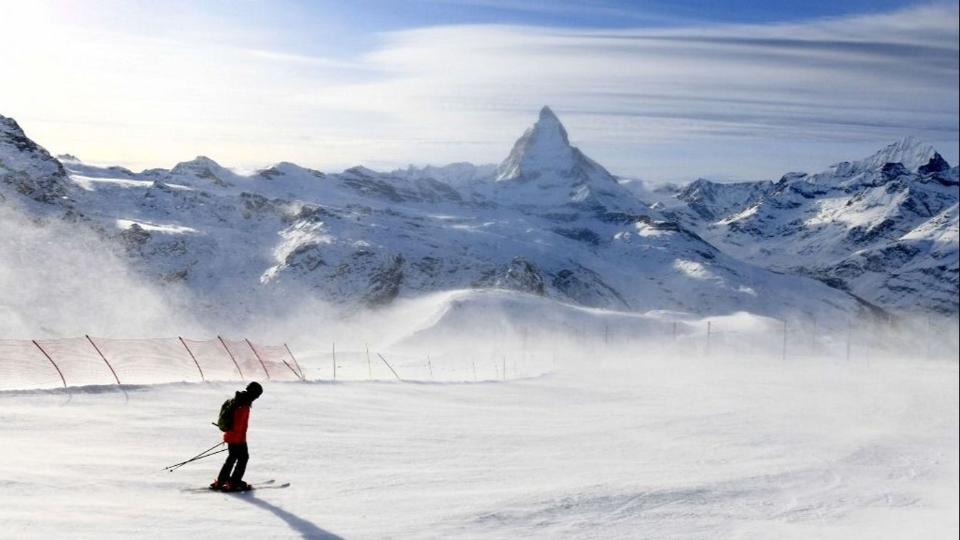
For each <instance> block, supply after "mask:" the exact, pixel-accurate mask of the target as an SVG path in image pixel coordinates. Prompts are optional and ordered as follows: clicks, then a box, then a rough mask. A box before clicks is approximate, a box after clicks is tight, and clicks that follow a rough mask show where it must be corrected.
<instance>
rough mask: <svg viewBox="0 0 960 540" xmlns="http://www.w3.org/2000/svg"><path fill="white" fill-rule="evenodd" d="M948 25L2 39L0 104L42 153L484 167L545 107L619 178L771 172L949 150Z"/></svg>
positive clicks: (900, 16)
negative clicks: (305, 39)
mask: <svg viewBox="0 0 960 540" xmlns="http://www.w3.org/2000/svg"><path fill="white" fill-rule="evenodd" d="M958 21H960V15H958V9H957V7H956V6H955V5H935V6H926V7H919V8H913V9H907V10H902V11H898V12H893V13H888V14H883V15H870V16H856V17H844V18H833V19H820V20H813V21H809V22H804V23H790V24H749V25H747V24H739V25H685V26H682V27H671V28H658V29H635V30H597V29H574V28H566V29H563V28H548V27H538V26H502V25H501V26H497V25H460V26H437V27H427V28H419V29H413V30H406V31H399V32H392V33H387V34H383V35H382V36H381V39H380V40H379V45H378V46H376V47H375V48H374V49H373V50H371V51H368V52H367V53H365V54H363V55H361V56H358V57H352V58H341V57H336V58H334V57H327V56H318V55H311V54H309V53H306V52H303V51H299V52H289V51H285V50H279V49H278V50H272V49H270V48H269V47H262V46H257V47H251V46H246V45H245V44H243V43H242V41H240V42H229V43H225V42H222V41H219V42H205V41H202V40H200V41H197V40H195V39H190V40H178V39H174V38H165V39H153V38H147V37H143V36H140V35H120V36H117V35H114V36H110V37H109V38H103V37H102V36H101V37H99V38H97V39H94V38H91V37H90V35H89V34H78V33H66V34H63V35H61V36H59V37H58V38H53V39H47V40H44V41H41V42H36V43H35V44H34V45H33V46H32V47H28V48H23V47H20V45H19V44H18V43H21V41H20V39H23V38H24V36H20V38H19V39H15V38H16V36H17V34H16V33H13V34H12V35H13V36H14V38H11V37H10V36H11V34H9V33H7V34H5V35H6V37H4V34H0V50H3V51H7V52H6V53H0V59H2V63H3V65H4V66H5V67H4V69H3V70H2V71H0V104H2V105H0V106H3V107H11V109H7V110H4V111H0V112H3V114H8V115H17V114H20V112H21V111H22V112H23V116H25V117H24V118H21V120H22V121H23V123H24V124H25V126H26V127H27V128H28V130H29V129H31V128H33V134H34V135H35V136H38V138H40V140H41V142H44V143H46V144H49V145H53V146H54V149H55V150H71V151H74V152H76V153H78V154H80V155H81V157H90V156H93V157H94V158H95V159H103V160H111V161H127V162H133V163H134V164H137V165H150V166H156V165H169V164H171V163H173V162H174V161H176V160H180V159H184V158H188V157H191V155H192V154H195V153H208V154H211V155H213V157H215V158H217V159H220V160H221V161H223V162H225V163H226V164H234V165H240V166H252V165H262V164H266V163H268V162H270V161H279V160H291V161H297V162H300V163H304V164H306V165H311V166H316V167H322V168H338V167H341V166H346V165H350V164H355V163H360V162H362V163H366V164H368V165H371V166H379V167H389V166H394V165H402V164H405V163H408V162H417V163H423V162H432V163H443V162H449V161H456V160H470V161H477V162H490V161H497V160H499V159H501V158H502V157H503V156H504V155H505V154H506V152H507V151H508V150H509V147H510V145H511V143H512V140H513V138H514V137H516V136H517V135H518V134H519V133H520V132H522V130H523V129H524V128H525V127H526V125H527V124H528V123H529V122H530V121H531V120H532V118H533V117H534V115H535V113H536V111H537V110H538V109H539V107H540V106H542V105H544V104H550V105H551V106H553V107H554V108H555V109H556V110H557V111H558V112H559V113H560V115H561V118H562V119H563V120H564V121H565V122H566V123H567V124H568V128H569V130H570V132H571V135H572V138H573V139H574V142H575V143H577V144H579V145H580V146H582V147H583V148H584V150H586V151H587V152H588V153H590V154H591V155H593V156H594V157H596V158H597V159H598V160H599V161H601V162H602V163H604V164H605V165H609V166H610V168H612V169H613V170H614V171H616V172H620V173H625V174H630V175H640V176H645V177H660V178H663V177H669V178H683V177H690V176H695V175H698V174H721V175H725V176H749V177H756V176H771V175H775V174H778V173H781V172H784V170H786V169H793V168H798V167H799V168H807V169H809V168H811V167H817V166H823V165H826V164H828V163H829V162H831V161H833V160H837V159H849V158H856V157H859V154H860V153H862V152H868V151H870V150H871V149H872V148H874V147H877V146H879V145H881V144H883V143H885V142H887V141H889V140H892V139H895V138H899V137H901V136H903V135H906V134H913V135H917V136H919V137H922V138H924V139H927V140H930V141H931V142H934V143H936V144H939V145H941V147H942V149H943V151H944V153H945V155H946V156H947V157H948V159H954V160H955V159H956V157H957V153H958V152H957V139H958V131H960V126H958V105H957V101H958V84H957V78H958V72H960V68H958V51H960V45H958V38H957V29H958V26H960V22H958ZM234 33H238V32H234ZM5 39H6V41H5ZM11 40H12V41H11ZM15 47H19V49H16V50H17V54H16V55H12V56H11V54H10V52H9V51H12V50H15ZM118 119H121V120H122V122H123V125H124V126H128V127H123V128H118V127H117V125H116V122H117V121H118Z"/></svg>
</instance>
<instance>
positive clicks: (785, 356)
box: [780, 319, 787, 361]
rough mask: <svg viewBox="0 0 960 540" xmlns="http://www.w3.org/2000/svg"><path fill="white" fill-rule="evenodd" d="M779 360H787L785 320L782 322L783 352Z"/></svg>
mask: <svg viewBox="0 0 960 540" xmlns="http://www.w3.org/2000/svg"><path fill="white" fill-rule="evenodd" d="M780 359H781V360H784V361H786V359H787V320H786V319H784V320H783V350H782V351H781V353H780Z"/></svg>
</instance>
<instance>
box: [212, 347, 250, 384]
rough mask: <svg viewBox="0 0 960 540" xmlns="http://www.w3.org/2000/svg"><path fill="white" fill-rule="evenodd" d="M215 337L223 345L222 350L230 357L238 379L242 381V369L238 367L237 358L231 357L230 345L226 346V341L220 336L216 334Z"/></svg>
mask: <svg viewBox="0 0 960 540" xmlns="http://www.w3.org/2000/svg"><path fill="white" fill-rule="evenodd" d="M217 339H218V340H220V345H223V350H225V351H227V356H229V357H230V361H231V362H233V365H234V366H236V367H237V373H239V374H240V380H241V381H244V380H245V379H244V378H243V370H242V369H240V364H238V363H237V359H236V358H234V357H233V353H232V352H230V347H227V342H226V341H224V340H223V338H222V337H220V336H217Z"/></svg>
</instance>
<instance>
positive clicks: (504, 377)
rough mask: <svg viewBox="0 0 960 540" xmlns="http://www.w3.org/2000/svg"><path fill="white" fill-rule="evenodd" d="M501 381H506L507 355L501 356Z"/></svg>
mask: <svg viewBox="0 0 960 540" xmlns="http://www.w3.org/2000/svg"><path fill="white" fill-rule="evenodd" d="M503 380H507V355H503Z"/></svg>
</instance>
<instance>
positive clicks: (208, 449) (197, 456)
mask: <svg viewBox="0 0 960 540" xmlns="http://www.w3.org/2000/svg"><path fill="white" fill-rule="evenodd" d="M222 444H223V442H222V441H221V442H218V443H217V444H215V445H213V446H211V447H210V448H207V449H206V450H204V451H203V452H200V453H199V454H197V455H195V456H193V457H192V458H190V459H188V460H185V461H181V462H180V463H174V464H173V465H170V466H169V467H164V468H163V469H162V470H164V471H165V470H167V469H172V468H173V467H176V466H178V465H184V464H186V463H189V462H191V461H193V460H195V459H200V458H201V457H203V456H204V454H206V453H207V452H209V451H211V450H213V449H214V448H216V447H218V446H220V445H222ZM221 451H222V450H221ZM210 455H213V454H210Z"/></svg>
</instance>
